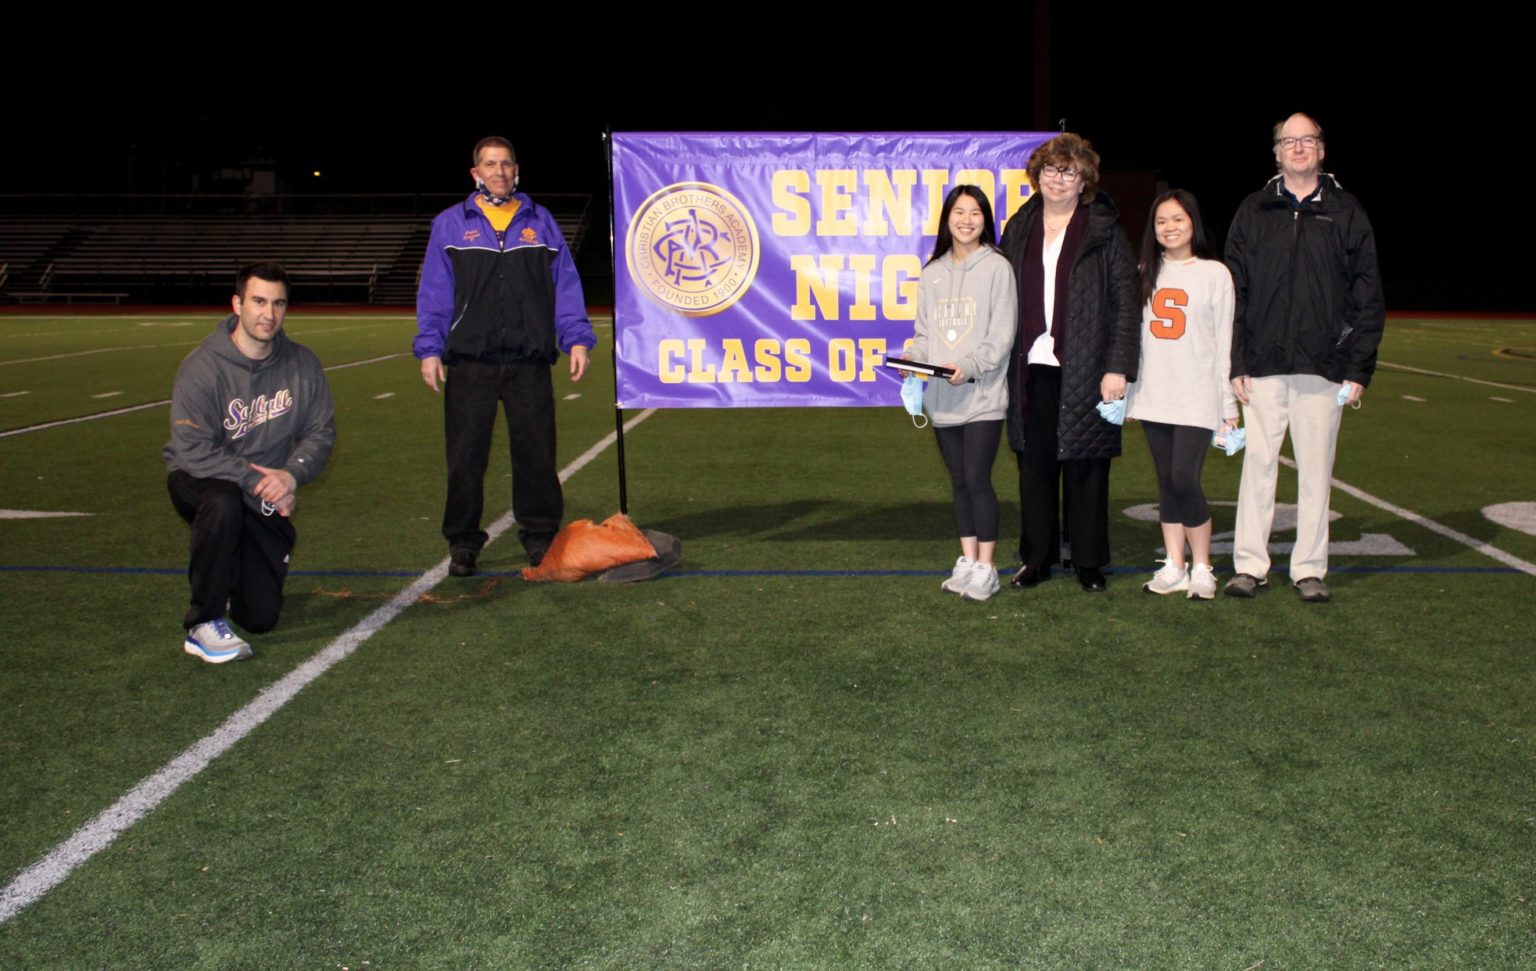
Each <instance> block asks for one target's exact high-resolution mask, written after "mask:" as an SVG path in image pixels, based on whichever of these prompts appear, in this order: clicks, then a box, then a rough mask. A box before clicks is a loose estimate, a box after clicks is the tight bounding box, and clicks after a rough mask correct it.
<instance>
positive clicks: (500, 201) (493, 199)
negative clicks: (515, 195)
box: [475, 178, 517, 206]
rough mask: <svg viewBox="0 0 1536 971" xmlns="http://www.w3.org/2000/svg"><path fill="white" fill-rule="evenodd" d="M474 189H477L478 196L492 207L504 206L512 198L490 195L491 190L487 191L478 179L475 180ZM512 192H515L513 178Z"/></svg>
mask: <svg viewBox="0 0 1536 971" xmlns="http://www.w3.org/2000/svg"><path fill="white" fill-rule="evenodd" d="M475 188H476V189H478V190H479V191H480V194H481V195H482V196H484V197H485V201H487V202H489V203H490V204H491V205H493V206H504V205H506V204H507V202H508V201H509V200H510V199H511V198H512V197H511V196H495V195H491V190H490V189H487V188H486V187H485V183H484V182H481V181H480V180H479V179H476V180H475ZM512 191H513V192H516V191H517V179H515V178H514V179H513V180H512Z"/></svg>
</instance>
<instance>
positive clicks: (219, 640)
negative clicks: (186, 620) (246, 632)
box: [181, 617, 251, 664]
mask: <svg viewBox="0 0 1536 971" xmlns="http://www.w3.org/2000/svg"><path fill="white" fill-rule="evenodd" d="M181 648H182V650H184V651H186V652H187V653H188V654H190V655H192V656H193V657H200V658H202V659H203V660H204V661H207V662H208V663H209V664H223V663H224V662H225V661H244V660H245V659H246V658H248V657H250V656H251V645H250V644H248V643H246V642H245V640H243V639H242V638H241V637H240V635H238V634H236V633H235V632H234V631H232V630H230V629H229V621H227V620H225V619H224V618H223V617H219V618H217V619H215V620H210V621H207V622H206V623H202V624H198V625H197V626H196V627H194V628H192V629H191V630H189V631H187V639H186V640H184V641H182V642H181Z"/></svg>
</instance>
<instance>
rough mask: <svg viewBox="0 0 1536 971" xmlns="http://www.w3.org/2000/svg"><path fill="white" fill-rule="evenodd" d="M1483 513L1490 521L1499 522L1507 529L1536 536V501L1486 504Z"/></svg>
mask: <svg viewBox="0 0 1536 971" xmlns="http://www.w3.org/2000/svg"><path fill="white" fill-rule="evenodd" d="M1482 515H1484V518H1487V519H1488V521H1491V522H1498V524H1499V525H1502V527H1505V529H1511V530H1519V532H1522V533H1525V535H1527V536H1536V502H1498V504H1495V505H1484V507H1482Z"/></svg>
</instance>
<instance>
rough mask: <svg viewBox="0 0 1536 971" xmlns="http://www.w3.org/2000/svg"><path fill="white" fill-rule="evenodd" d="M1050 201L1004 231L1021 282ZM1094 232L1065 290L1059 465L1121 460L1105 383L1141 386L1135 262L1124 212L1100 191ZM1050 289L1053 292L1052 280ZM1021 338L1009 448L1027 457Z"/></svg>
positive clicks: (1011, 390)
mask: <svg viewBox="0 0 1536 971" xmlns="http://www.w3.org/2000/svg"><path fill="white" fill-rule="evenodd" d="M1043 205H1044V200H1043V199H1042V198H1041V197H1040V196H1039V195H1038V194H1036V195H1032V196H1030V197H1029V200H1028V201H1027V202H1025V203H1024V205H1023V207H1021V208H1020V209H1019V211H1018V212H1016V213H1014V215H1013V218H1011V219H1009V220H1008V227H1007V228H1006V229H1005V230H1004V231H1003V240H1002V250H1003V253H1004V255H1006V256H1007V257H1008V262H1010V263H1012V264H1013V273H1014V276H1015V278H1018V279H1022V278H1023V265H1022V264H1023V262H1024V250H1025V248H1026V246H1027V244H1028V242H1029V233H1030V230H1031V229H1033V228H1034V224H1035V221H1036V220H1038V219H1039V218H1040V212H1041V209H1042V207H1043ZM1088 207H1089V212H1088V232H1087V235H1086V236H1085V237H1084V239H1083V245H1082V249H1080V250H1079V251H1078V254H1077V263H1076V264H1074V265H1073V267H1072V275H1071V276H1070V277H1068V286H1067V306H1066V313H1067V318H1066V320H1067V323H1066V328H1065V329H1066V335H1065V344H1066V346H1065V347H1063V346H1062V344H1061V343H1060V342H1058V343H1057V345H1056V359H1057V360H1059V361H1060V362H1061V415H1060V416H1059V418H1058V420H1057V423H1056V435H1057V446H1058V451H1057V458H1058V459H1061V460H1063V461H1066V460H1073V459H1108V458H1114V457H1115V456H1117V455H1119V454H1120V426H1119V425H1111V424H1110V423H1109V422H1107V421H1105V420H1104V419H1102V418H1100V417H1099V413H1098V411H1097V410H1096V408H1097V405H1098V403H1099V400H1100V394H1099V382H1100V380H1102V379H1103V377H1104V375H1105V374H1106V373H1112V372H1118V373H1120V374H1124V375H1125V379H1126V380H1127V381H1134V380H1136V367H1137V365H1138V364H1140V363H1141V306H1140V305H1139V303H1138V301H1137V299H1136V262H1135V260H1133V259H1132V258H1131V247H1130V244H1129V243H1128V242H1127V241H1126V238H1125V231H1124V230H1122V229H1121V228H1120V211H1119V210H1118V209H1116V208H1115V204H1114V203H1113V202H1111V201H1110V199H1109V197H1108V196H1107V195H1105V194H1104V193H1103V192H1100V193H1099V194H1098V195H1097V196H1095V197H1094V200H1093V201H1092V202H1090V203H1088ZM1046 285H1047V286H1051V285H1054V283H1053V281H1046ZM1022 344H1023V342H1022V341H1020V340H1017V339H1015V341H1014V348H1013V354H1012V356H1011V357H1010V358H1009V361H1008V445H1009V447H1010V448H1012V449H1013V450H1014V451H1015V452H1022V451H1024V413H1023V411H1021V410H1020V409H1021V406H1022V407H1028V404H1027V403H1026V402H1024V394H1023V389H1022V388H1021V387H1020V383H1021V379H1022V377H1023V376H1025V375H1027V374H1028V370H1029V364H1028V359H1029V348H1028V347H1025V346H1021V345H1022Z"/></svg>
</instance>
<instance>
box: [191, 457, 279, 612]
mask: <svg viewBox="0 0 1536 971" xmlns="http://www.w3.org/2000/svg"><path fill="white" fill-rule="evenodd" d="M166 488H167V489H168V490H169V491H170V494H171V504H172V505H173V506H175V507H176V512H178V513H179V514H180V515H181V518H182V519H185V520H186V521H187V523H188V525H190V526H191V527H192V558H191V564H190V565H189V566H188V567H187V579H188V581H189V582H190V583H191V585H192V604H191V606H190V607H188V608H187V614H186V616H185V617H183V618H182V626H184V627H186V628H187V629H188V630H191V629H192V628H193V627H196V626H197V625H198V624H201V623H205V622H207V621H210V620H214V619H216V618H219V617H223V616H224V615H225V608H224V603H225V601H226V600H227V601H228V602H229V610H228V614H229V617H230V619H231V620H233V621H234V622H235V623H237V624H239V625H240V626H241V627H243V628H245V629H246V630H248V631H250V632H251V633H253V634H262V633H265V632H266V631H269V630H271V629H272V628H274V627H276V626H277V616H278V614H279V613H281V612H282V609H283V580H285V579H286V578H287V576H288V554H289V553H291V552H292V551H293V543H294V540H295V538H296V537H297V533H295V532H294V529H293V523H291V522H289V521H288V519H286V518H285V517H283V516H279V515H278V514H277V513H273V514H272V515H270V516H263V515H262V514H261V513H260V512H259V511H258V510H256V509H253V508H252V507H251V506H250V505H248V504H247V503H246V501H245V494H244V492H243V491H242V490H241V488H240V487H239V486H238V485H236V484H235V483H233V482H228V481H225V480H224V479H198V478H195V477H193V476H190V475H188V474H187V473H185V472H182V471H180V470H176V471H173V472H171V473H170V474H169V475H168V476H166Z"/></svg>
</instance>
